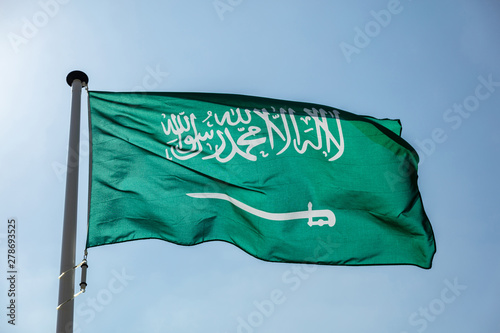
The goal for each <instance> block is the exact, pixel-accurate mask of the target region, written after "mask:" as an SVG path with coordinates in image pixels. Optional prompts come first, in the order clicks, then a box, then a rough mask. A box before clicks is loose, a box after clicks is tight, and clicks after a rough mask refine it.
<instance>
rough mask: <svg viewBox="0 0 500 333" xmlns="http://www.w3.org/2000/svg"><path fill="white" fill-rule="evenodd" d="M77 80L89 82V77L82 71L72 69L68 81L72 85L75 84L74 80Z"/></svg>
mask: <svg viewBox="0 0 500 333" xmlns="http://www.w3.org/2000/svg"><path fill="white" fill-rule="evenodd" d="M75 80H80V81H81V82H82V84H83V83H86V84H87V83H89V77H88V76H87V74H85V73H84V72H82V71H72V72H71V73H69V74H68V76H66V82H67V83H68V85H69V86H70V87H71V85H72V84H73V81H75Z"/></svg>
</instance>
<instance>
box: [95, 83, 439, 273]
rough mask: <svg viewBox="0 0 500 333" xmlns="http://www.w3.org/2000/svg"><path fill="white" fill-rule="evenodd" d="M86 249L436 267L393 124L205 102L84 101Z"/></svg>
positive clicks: (249, 101) (278, 104)
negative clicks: (142, 248) (169, 246)
mask: <svg viewBox="0 0 500 333" xmlns="http://www.w3.org/2000/svg"><path fill="white" fill-rule="evenodd" d="M89 96H90V112H91V141H92V162H91V192H90V193H91V194H90V210H89V225H88V239H87V247H94V246H99V245H104V244H112V243H119V242H125V241H131V240H138V239H150V238H156V239H163V240H166V241H169V242H172V243H175V244H180V245H195V244H199V243H202V242H207V241H214V240H219V241H226V242H229V243H231V244H234V245H236V246H238V247H239V248H241V249H242V250H244V251H246V252H247V253H249V254H251V255H253V256H255V257H257V258H259V259H263V260H267V261H275V262H296V263H317V264H332V265H376V264H411V265H417V266H420V267H423V268H430V267H431V263H432V257H433V255H434V253H435V243H434V236H433V233H432V228H431V225H430V223H429V220H428V218H427V216H426V214H425V212H424V209H423V205H422V201H421V197H420V193H419V191H418V187H417V172H416V170H417V164H418V156H417V154H416V152H415V151H414V150H413V148H412V147H411V146H410V145H409V144H408V143H407V142H406V141H405V140H403V139H402V138H401V137H400V134H401V125H400V123H399V121H397V120H388V119H382V120H380V119H375V118H372V117H367V116H358V115H355V114H352V113H349V112H346V111H342V110H338V109H335V108H332V107H328V106H323V105H317V104H311V103H300V102H291V101H284V100H276V99H268V98H260V97H251V96H242V95H230V94H210V93H113V92H96V91H92V92H90V93H89Z"/></svg>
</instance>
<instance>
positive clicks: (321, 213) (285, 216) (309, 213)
mask: <svg viewBox="0 0 500 333" xmlns="http://www.w3.org/2000/svg"><path fill="white" fill-rule="evenodd" d="M186 195H188V196H190V197H192V198H200V199H221V200H226V201H229V202H230V203H232V204H233V205H235V206H236V207H238V208H241V209H243V210H244V211H246V212H248V213H250V214H252V215H255V216H258V217H261V218H263V219H266V220H273V221H288V220H300V219H307V220H308V222H307V224H308V225H309V226H310V227H312V226H313V225H318V226H323V225H325V224H326V225H329V226H330V227H333V226H334V225H335V214H333V212H332V211H331V210H329V209H320V210H312V202H309V203H308V204H307V210H304V211H301V212H290V213H269V212H265V211H263V210H259V209H256V208H253V207H250V206H249V205H247V204H244V203H243V202H241V201H238V200H236V199H234V198H231V197H230V196H229V195H227V194H224V193H186ZM321 217H325V218H326V220H323V219H321ZM314 218H320V219H319V220H317V221H315V220H313V219H314Z"/></svg>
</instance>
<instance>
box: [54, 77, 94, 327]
mask: <svg viewBox="0 0 500 333" xmlns="http://www.w3.org/2000/svg"><path fill="white" fill-rule="evenodd" d="M88 81H89V78H88V77H87V75H86V74H85V73H84V72H81V71H73V72H71V73H69V74H68V76H67V77H66V82H67V83H68V84H69V86H70V87H71V90H72V100H71V120H70V127H69V150H68V161H67V172H66V198H65V203H64V222H63V234H62V247H61V276H60V277H59V298H58V304H59V305H60V308H58V310H57V330H56V332H57V333H71V332H73V313H74V300H73V299H72V298H73V294H74V292H75V270H74V269H73V268H74V266H75V254H76V215H77V204H78V166H79V160H80V152H79V151H80V149H79V148H80V107H81V92H82V86H85V85H86V84H87V82H88ZM61 304H62V305H61Z"/></svg>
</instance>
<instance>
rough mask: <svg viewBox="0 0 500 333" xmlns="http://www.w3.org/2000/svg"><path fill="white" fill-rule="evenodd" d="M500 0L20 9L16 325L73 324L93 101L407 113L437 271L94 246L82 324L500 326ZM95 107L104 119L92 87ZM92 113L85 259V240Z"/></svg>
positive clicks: (12, 58)
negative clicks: (85, 83) (72, 268)
mask: <svg viewBox="0 0 500 333" xmlns="http://www.w3.org/2000/svg"><path fill="white" fill-rule="evenodd" d="M499 13H500V3H499V2H498V1H475V2H472V1H451V0H449V1H439V2H436V1H429V0H418V1H417V0H413V1H412V0H401V1H393V0H391V1H385V0H383V1H370V2H363V1H349V2H348V3H347V2H345V1H320V0H318V1H295V0H288V1H285V0H281V1H258V0H257V1H248V0H220V1H212V0H208V1H201V0H189V1H154V2H153V1H152V2H149V3H143V2H139V1H137V2H135V1H121V2H120V4H117V3H116V2H111V1H94V0H89V1H84V2H79V1H75V0H41V1H22V2H20V1H14V0H3V1H2V4H1V5H0V37H1V38H0V50H1V53H0V57H1V58H0V59H1V61H0V73H1V75H0V138H1V140H2V145H0V171H1V172H0V203H1V204H0V253H1V254H0V270H1V279H0V281H2V283H1V284H0V308H2V309H4V310H2V311H3V312H6V310H5V308H6V306H7V304H8V302H9V297H8V296H7V284H6V283H5V282H6V276H7V268H6V267H7V266H6V265H7V260H6V259H7V258H6V254H7V244H6V232H7V221H8V219H9V218H11V217H15V218H16V220H17V222H18V229H17V231H18V234H17V236H18V237H17V246H18V258H17V259H18V271H19V273H18V287H17V288H18V292H19V293H18V297H17V305H18V308H17V318H16V326H15V327H13V326H12V325H9V324H8V323H7V319H8V318H7V316H6V315H5V314H4V313H3V312H2V314H1V316H0V318H2V319H1V320H0V331H1V332H37V331H39V332H50V331H55V320H56V310H55V307H56V306H57V290H58V280H57V276H58V275H59V260H60V243H61V232H62V217H63V205H64V190H65V174H64V170H63V169H61V167H62V166H64V165H65V163H66V158H67V141H68V130H69V111H70V99H71V94H70V88H69V87H68V86H67V84H66V82H65V78H66V75H67V74H68V73H69V72H70V71H72V70H75V69H80V70H83V71H85V72H86V73H87V74H88V76H89V78H90V83H89V86H90V89H92V90H107V91H135V90H153V91H200V92H225V93H241V94H248V95H257V96H265V97H272V98H281V99H290V100H299V101H306V102H315V103H320V104H326V105H330V106H333V107H337V108H340V109H344V110H348V111H351V112H354V113H358V114H367V115H371V116H375V117H379V118H396V119H401V121H402V124H403V134H402V136H403V138H404V139H406V140H407V141H408V142H409V143H410V144H412V145H413V146H414V147H415V148H416V149H417V150H418V151H419V154H420V157H421V163H420V165H419V186H420V191H421V194H422V198H423V202H424V206H425V209H426V212H427V214H428V215H429V218H430V220H431V223H432V226H433V229H434V233H435V236H436V241H437V253H436V256H435V257H434V262H433V268H432V269H430V270H423V269H419V268H417V267H413V266H395V267H390V266H389V267H387V266H379V267H377V266H374V267H342V266H330V267H325V266H297V265H287V264H276V263H267V262H262V261H259V260H257V259H255V258H253V257H251V256H249V255H247V254H246V253H244V252H243V251H241V250H239V249H238V248H236V247H234V246H231V245H229V244H226V243H221V242H211V243H207V244H202V245H198V246H194V247H181V246H176V245H173V244H169V243H167V242H161V241H136V242H129V243H126V244H118V245H112V246H104V247H98V248H92V249H90V251H89V272H88V274H89V275H88V283H89V286H88V290H87V292H86V293H85V294H83V295H81V296H79V297H78V298H77V299H76V302H75V309H76V313H75V321H76V323H77V325H78V326H77V329H76V330H75V332H82V333H83V332H106V331H110V330H113V331H122V332H220V333H229V332H245V333H247V332H259V333H260V332H262V333H264V332H318V333H319V332H337V331H339V332H368V331H369V332H394V333H403V332H407V333H412V332H471V331H474V332H492V333H493V332H500V320H499V319H498V310H497V309H498V308H500V288H499V287H500V285H499V282H498V281H500V261H499V260H498V253H499V250H500V245H499V244H500V243H499V242H498V238H499V237H500V226H499V225H500V224H499V222H500V213H499V212H498V210H497V207H498V201H499V199H500V195H499V194H498V185H499V183H500V182H499V177H498V173H497V163H498V162H499V153H500V131H499V130H498V126H499V125H500V116H499V113H498V109H499V106H500V62H499V61H498V59H499V58H500V46H499V43H498V32H499V31H500V21H499V20H498V15H499ZM82 97H83V103H82V110H86V108H87V103H86V93H85V92H84V93H83V95H82ZM86 140H88V131H87V120H86V116H85V112H83V116H82V139H81V169H80V190H79V221H78V223H79V227H78V244H77V260H79V259H81V257H82V256H83V250H84V242H85V236H86V225H85V223H86V222H85V221H86V205H87V186H86V184H87V179H88V158H89V154H88V142H87V141H86Z"/></svg>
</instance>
